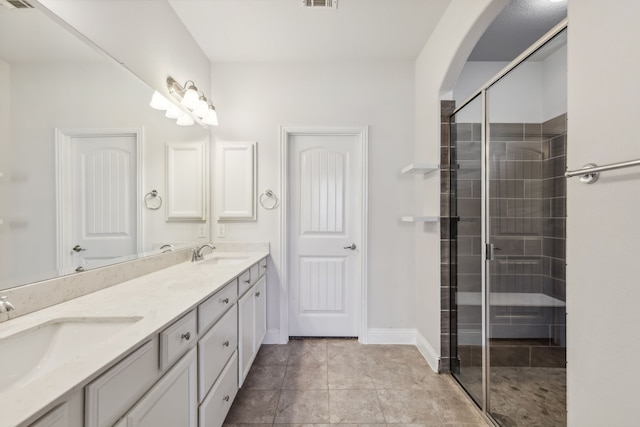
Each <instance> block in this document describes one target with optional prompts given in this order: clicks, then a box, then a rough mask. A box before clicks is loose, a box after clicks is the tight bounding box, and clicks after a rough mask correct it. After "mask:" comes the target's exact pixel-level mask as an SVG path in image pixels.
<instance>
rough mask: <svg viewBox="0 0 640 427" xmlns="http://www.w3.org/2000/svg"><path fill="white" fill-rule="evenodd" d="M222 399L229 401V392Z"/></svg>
mask: <svg viewBox="0 0 640 427" xmlns="http://www.w3.org/2000/svg"><path fill="white" fill-rule="evenodd" d="M222 400H224V401H225V402H228V401H229V395H228V394H227V395H226V396H225V397H223V398H222Z"/></svg>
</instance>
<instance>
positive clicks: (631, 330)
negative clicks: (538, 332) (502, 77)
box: [567, 0, 640, 427]
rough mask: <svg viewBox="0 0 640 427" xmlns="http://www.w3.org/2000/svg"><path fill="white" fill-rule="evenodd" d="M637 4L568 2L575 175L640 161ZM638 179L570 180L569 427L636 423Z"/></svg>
mask: <svg viewBox="0 0 640 427" xmlns="http://www.w3.org/2000/svg"><path fill="white" fill-rule="evenodd" d="M638 16H640V2H637V1H635V0H611V1H607V2H602V1H598V0H580V1H573V2H570V3H569V47H568V55H569V61H568V66H569V74H568V83H569V104H568V105H569V119H568V125H569V127H568V138H569V139H568V154H567V160H568V163H569V168H570V169H575V168H579V167H581V166H582V165H584V164H586V163H591V162H594V163H598V164H608V163H614V162H618V161H623V160H631V159H637V158H640V142H639V140H638V126H637V122H638V117H639V116H640V106H639V104H638V100H639V99H640V83H639V80H638V76H640V59H639V58H640V42H639V40H640V32H639V30H638V22H637V21H638ZM639 183H640V171H639V170H638V169H637V168H635V169H627V170H621V171H613V172H608V173H604V174H602V175H601V176H600V180H599V181H598V182H596V183H595V184H592V185H585V184H581V183H580V182H579V181H578V178H572V179H569V181H568V189H567V193H568V198H567V204H568V218H567V312H568V315H567V334H568V337H567V357H568V363H567V375H568V384H567V392H568V411H569V412H568V419H569V426H570V427H590V426H594V427H595V426H605V425H606V426H616V427H628V426H637V425H638V384H640V370H639V369H638V354H640V335H639V334H638V332H637V328H638V325H640V310H638V301H640V286H638V284H639V280H638V276H639V274H640V272H639V270H638V248H639V247H640V227H639V226H638V218H640V198H639V197H638V188H639V187H638V185H639Z"/></svg>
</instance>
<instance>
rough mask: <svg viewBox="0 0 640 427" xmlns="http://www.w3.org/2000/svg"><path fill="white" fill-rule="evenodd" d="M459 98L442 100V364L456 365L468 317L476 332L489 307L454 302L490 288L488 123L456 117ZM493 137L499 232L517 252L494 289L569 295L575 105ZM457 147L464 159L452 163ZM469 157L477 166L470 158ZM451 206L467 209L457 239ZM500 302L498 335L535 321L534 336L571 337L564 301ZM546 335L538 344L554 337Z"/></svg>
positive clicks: (497, 239)
mask: <svg viewBox="0 0 640 427" xmlns="http://www.w3.org/2000/svg"><path fill="white" fill-rule="evenodd" d="M454 108H455V106H454V103H453V101H442V103H441V117H442V120H441V129H442V132H441V161H440V164H441V182H442V185H441V217H442V220H441V254H442V256H441V356H442V357H441V365H440V371H441V372H449V371H450V370H451V367H452V360H453V358H454V357H456V354H455V349H456V347H457V343H458V335H457V331H458V322H460V323H461V324H464V325H462V329H464V330H466V331H471V334H473V332H474V331H475V330H476V329H478V330H477V333H478V334H479V333H480V329H479V326H480V323H481V320H480V308H479V307H477V309H478V310H475V309H476V307H470V306H465V310H463V311H460V312H458V310H457V307H456V306H455V305H452V304H451V296H452V295H455V292H456V291H458V290H459V291H461V292H478V290H479V289H480V284H479V283H478V280H479V277H480V268H481V250H482V248H481V238H480V216H481V212H480V211H481V182H480V178H481V177H480V175H479V172H480V171H479V170H475V169H477V168H474V167H473V166H474V163H475V162H473V160H474V159H477V158H478V156H479V151H478V150H480V149H481V147H480V144H481V143H480V141H481V138H480V132H481V128H480V124H472V123H458V124H456V125H455V126H451V123H450V122H449V118H450V114H451V112H452V111H453V110H454ZM451 132H453V133H454V135H451ZM491 141H492V144H491V149H492V152H490V153H489V161H491V162H492V166H493V167H492V171H493V172H492V176H490V180H489V188H488V190H489V194H490V207H489V209H490V214H491V216H492V223H491V229H492V230H493V233H492V234H493V235H492V236H491V239H492V241H493V242H494V243H495V245H496V246H498V247H501V248H502V249H503V251H504V252H503V253H504V254H508V255H504V256H503V257H502V262H501V263H499V264H498V266H497V268H496V270H495V271H494V272H493V273H494V274H493V275H492V278H491V280H492V291H493V292H516V293H544V294H546V295H549V296H553V297H555V298H557V299H560V300H563V301H564V300H565V277H564V267H565V255H564V253H565V247H566V240H565V238H566V237H565V234H564V227H565V221H566V220H565V216H566V208H565V206H566V180H565V178H564V177H563V173H564V170H565V168H566V115H565V114H563V115H561V116H558V117H556V118H554V119H551V120H549V121H547V122H544V123H542V124H539V123H509V124H492V125H491ZM450 156H454V158H456V159H457V161H458V163H459V164H460V168H455V169H453V170H452V169H450V167H449V165H450ZM465 162H467V163H468V165H467V166H472V167H471V168H465ZM476 162H477V160H476ZM450 178H451V181H450ZM450 182H454V183H456V185H454V186H452V185H451V184H450ZM450 206H451V207H452V208H453V209H451V211H453V212H456V214H457V215H458V216H460V217H461V218H462V220H461V221H460V222H458V223H457V224H456V225H457V238H455V239H450V237H451V235H450V234H451V229H450V226H451V218H450V209H449V208H450ZM476 311H477V313H476ZM491 311H492V312H491V317H492V319H491V320H492V324H493V325H494V327H495V328H496V329H495V332H496V335H501V334H503V335H504V336H503V338H508V336H509V334H510V333H512V331H516V332H515V333H516V334H518V333H520V332H519V331H525V335H526V334H529V335H530V336H531V337H532V338H533V337H534V338H543V337H546V338H548V339H549V345H552V346H557V345H560V346H563V345H564V333H565V331H564V328H565V326H564V325H565V314H564V308H562V307H561V308H551V307H535V308H527V307H492V310H491ZM460 317H461V318H460ZM522 319H526V320H524V321H522ZM518 322H521V323H523V324H520V325H519V324H518ZM524 323H526V324H524ZM501 328H502V329H501ZM467 333H468V332H467ZM465 338H467V339H468V337H465ZM464 341H466V339H465V340H462V342H464ZM536 344H537V345H536V348H538V349H539V347H545V346H544V344H543V345H542V346H540V344H539V343H536ZM496 350H500V349H497V348H496ZM542 351H546V350H544V348H542ZM531 354H534V353H531ZM458 356H460V357H461V359H466V358H464V355H463V354H459V355H458ZM530 359H531V360H532V361H533V360H536V359H537V358H533V357H531V358H530ZM461 362H462V363H463V364H464V362H465V361H463V360H461ZM531 363H533V362H531ZM534 365H535V363H534ZM547 366H548V365H547Z"/></svg>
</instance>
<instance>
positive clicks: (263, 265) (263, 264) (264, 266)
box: [258, 258, 267, 278]
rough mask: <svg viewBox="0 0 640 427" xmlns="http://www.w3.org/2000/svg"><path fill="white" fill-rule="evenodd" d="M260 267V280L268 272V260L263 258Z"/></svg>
mask: <svg viewBox="0 0 640 427" xmlns="http://www.w3.org/2000/svg"><path fill="white" fill-rule="evenodd" d="M258 266H259V267H258V270H259V271H260V273H259V276H258V278H260V277H262V276H264V274H265V273H266V272H267V259H266V258H263V259H261V260H260V261H258Z"/></svg>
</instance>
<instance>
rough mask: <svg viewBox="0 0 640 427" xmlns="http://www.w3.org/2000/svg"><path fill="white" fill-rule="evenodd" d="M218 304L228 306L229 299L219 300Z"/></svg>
mask: <svg viewBox="0 0 640 427" xmlns="http://www.w3.org/2000/svg"><path fill="white" fill-rule="evenodd" d="M220 302H221V303H224V304H229V298H225V299H221V300H220Z"/></svg>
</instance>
